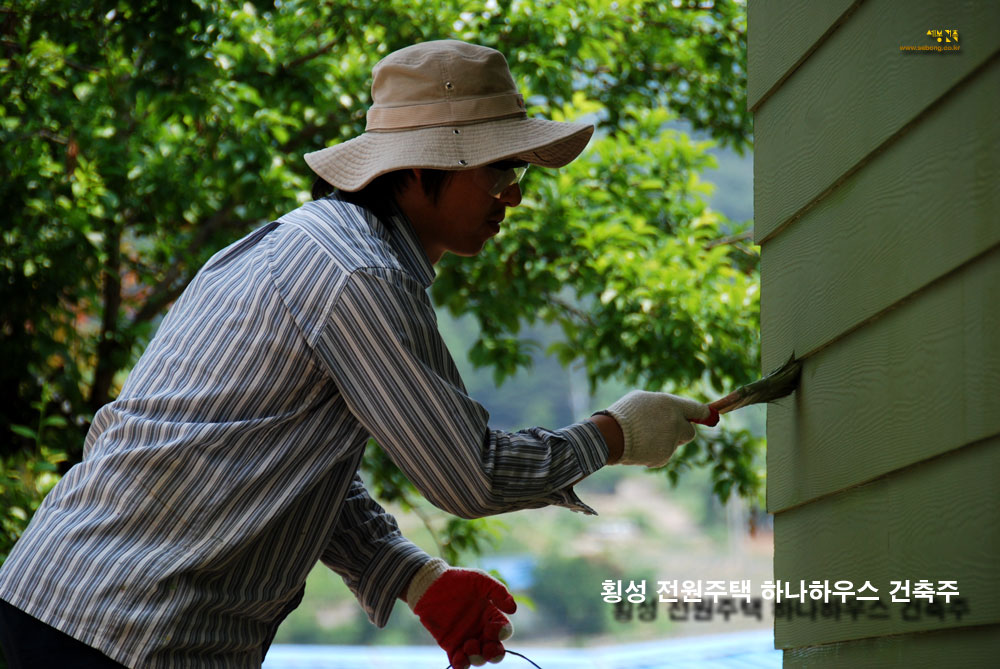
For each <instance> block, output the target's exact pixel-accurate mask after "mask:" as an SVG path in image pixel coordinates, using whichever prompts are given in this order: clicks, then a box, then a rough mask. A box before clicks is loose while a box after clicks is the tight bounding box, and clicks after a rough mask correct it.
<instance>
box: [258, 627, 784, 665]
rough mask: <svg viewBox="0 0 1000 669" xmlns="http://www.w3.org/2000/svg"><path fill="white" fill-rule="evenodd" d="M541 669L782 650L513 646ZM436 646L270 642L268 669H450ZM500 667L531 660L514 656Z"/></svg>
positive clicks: (726, 658) (666, 643) (744, 661)
mask: <svg viewBox="0 0 1000 669" xmlns="http://www.w3.org/2000/svg"><path fill="white" fill-rule="evenodd" d="M510 649H511V650H516V651H518V652H520V653H523V654H524V655H526V656H527V657H529V658H531V659H532V660H533V661H534V662H535V663H536V664H538V666H540V667H542V669H661V668H662V669H668V668H669V669H695V668H699V669H713V668H715V669H779V668H780V667H781V663H782V653H781V651H780V650H775V649H774V634H773V632H771V631H770V630H762V631H754V632H738V633H733V634H722V635H709V636H696V637H685V638H681V639H666V640H663V641H649V642H644V643H631V644H622V645H620V646H598V647H593V648H533V647H530V646H525V647H520V646H518V645H517V644H511V645H510ZM447 664H448V659H447V658H446V657H445V654H444V652H443V651H442V650H441V649H439V648H437V647H434V646H292V645H275V646H271V649H270V651H268V654H267V660H266V661H265V662H264V667H263V669H364V668H366V667H371V668H372V669H390V668H391V669H399V668H401V667H402V668H404V669H445V667H446V666H447ZM485 666H487V667H497V668H498V669H522V668H530V667H531V665H530V664H528V663H527V662H525V661H524V660H522V659H521V658H519V657H515V656H513V655H509V656H508V657H507V658H506V659H505V660H504V661H503V662H502V663H500V664H498V665H494V664H487V665H485Z"/></svg>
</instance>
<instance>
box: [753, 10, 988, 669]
mask: <svg viewBox="0 0 1000 669" xmlns="http://www.w3.org/2000/svg"><path fill="white" fill-rule="evenodd" d="M820 5H824V6H822V7H820ZM749 12H750V16H749V30H750V35H749V40H750V42H749V43H750V47H749V48H750V66H749V68H750V83H749V89H750V91H751V94H750V104H751V106H752V108H753V109H754V112H755V133H756V145H755V171H754V175H755V183H754V196H755V239H756V240H757V241H758V243H760V244H761V300H762V302H761V320H762V351H763V365H764V368H765V369H771V368H773V367H776V366H777V365H778V364H780V363H781V362H783V361H784V360H785V359H786V358H787V357H788V355H789V354H790V353H793V352H794V353H795V355H796V356H797V357H798V358H799V359H801V360H802V361H803V376H802V383H801V387H800V389H799V391H798V392H797V393H795V394H794V395H793V396H791V397H790V398H789V399H787V400H785V401H782V402H780V403H778V404H776V405H772V406H771V407H769V409H768V428H767V429H768V456H767V457H768V462H767V464H768V493H767V496H768V510H769V511H771V512H773V513H774V514H775V521H774V523H775V558H774V568H775V574H774V575H775V578H777V579H781V580H787V581H794V582H797V581H799V580H805V581H806V582H809V581H814V580H829V581H831V582H832V581H836V580H842V579H843V580H850V581H854V582H863V581H866V580H867V581H871V582H872V583H873V584H876V585H877V586H878V587H879V589H880V594H881V595H883V597H885V598H886V603H887V605H888V607H889V616H888V617H887V618H886V619H874V618H869V617H868V616H854V615H849V614H848V613H846V611H845V613H844V615H840V617H839V618H837V617H836V616H832V615H829V614H830V613H831V611H830V610H829V609H827V611H826V613H827V614H828V615H826V616H822V615H821V616H819V617H817V619H816V620H812V619H810V618H808V617H801V616H792V617H787V618H786V617H779V618H778V619H777V620H776V621H775V640H776V644H777V645H778V647H780V648H784V649H785V664H786V666H789V667H839V666H851V667H855V666H857V667H865V666H986V665H987V664H988V663H989V662H995V658H996V657H997V650H998V645H1000V643H998V640H997V639H998V632H1000V569H998V568H997V565H1000V122H998V120H997V119H998V118H1000V116H998V114H1000V32H998V31H997V30H996V29H995V28H996V26H998V25H1000V2H978V1H975V0H966V1H963V2H949V3H942V2H935V1H933V0H919V1H914V2H903V1H901V0H895V1H893V0H863V1H861V2H856V3H851V2H847V1H846V0H845V1H843V2H836V3H796V4H795V6H793V7H789V6H788V5H785V4H784V3H773V2H770V1H763V2H762V1H761V0H751V2H750V5H749ZM931 28H955V29H958V30H959V34H960V42H959V43H960V44H961V46H962V50H961V51H960V52H959V53H954V54H938V53H921V54H906V53H902V52H900V50H899V47H900V46H901V45H907V44H926V43H929V42H928V40H929V38H927V37H926V36H925V32H926V31H927V30H928V29H931ZM789 31H792V32H796V33H797V34H796V35H794V37H790V41H788V42H787V43H781V44H776V42H778V41H780V40H779V39H778V36H779V35H781V34H782V33H788V32H789ZM755 32H756V33H757V34H756V35H755ZM920 579H928V580H932V581H939V580H957V581H958V584H959V590H960V592H961V593H962V598H963V599H964V600H965V601H966V603H967V604H968V607H969V608H968V611H967V612H965V613H963V615H962V617H961V618H959V617H958V616H957V615H955V614H954V612H953V611H948V610H946V611H947V613H942V614H941V616H940V617H938V616H935V615H932V614H930V615H928V614H925V615H923V616H921V617H920V618H919V619H917V620H907V619H905V618H904V608H905V606H904V605H903V604H901V603H892V602H889V601H888V594H889V593H888V586H889V582H890V581H892V580H909V581H911V582H915V581H917V580H920ZM911 612H912V611H911ZM936 612H937V613H941V611H936ZM834 613H835V612H834Z"/></svg>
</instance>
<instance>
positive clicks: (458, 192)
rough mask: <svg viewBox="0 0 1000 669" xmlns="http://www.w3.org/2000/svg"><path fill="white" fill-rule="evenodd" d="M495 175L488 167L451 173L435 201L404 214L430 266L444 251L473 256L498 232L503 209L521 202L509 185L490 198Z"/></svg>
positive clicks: (504, 212) (426, 200) (495, 179)
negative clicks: (415, 232) (406, 215)
mask: <svg viewBox="0 0 1000 669" xmlns="http://www.w3.org/2000/svg"><path fill="white" fill-rule="evenodd" d="M498 174H499V172H498V170H496V169H493V168H488V167H480V168H476V169H472V170H463V171H461V172H455V173H454V174H452V175H450V176H449V178H447V179H446V180H445V181H444V183H443V184H442V187H441V192H440V195H439V196H438V198H437V201H436V202H432V201H430V199H429V198H427V199H425V200H424V201H423V202H421V203H420V206H416V207H411V208H410V210H409V211H407V214H408V215H409V217H410V220H411V221H412V222H413V225H414V227H415V228H416V231H417V235H418V237H419V238H420V241H421V243H422V245H423V247H424V250H425V251H426V252H427V256H428V257H429V258H430V260H431V262H432V263H436V262H437V261H438V260H440V258H441V256H442V255H444V252H445V251H450V252H452V253H454V254H456V255H460V256H474V255H476V254H477V253H479V252H480V251H481V250H482V249H483V245H484V244H486V242H487V241H488V240H489V239H490V238H491V237H493V236H495V235H496V234H497V233H499V232H500V226H501V224H502V222H503V219H504V217H505V216H506V213H507V207H516V206H517V205H518V204H520V202H521V189H520V186H518V185H517V184H516V183H515V184H510V185H509V186H507V187H506V188H503V189H502V190H501V191H500V192H499V196H498V197H494V196H493V195H491V194H490V190H491V189H494V190H495V188H494V187H495V186H496V183H497V178H498ZM502 184H503V182H501V185H502ZM414 185H415V186H417V188H418V189H419V185H418V184H414ZM401 204H403V203H401ZM406 210H407V208H406V206H405V205H404V211H406Z"/></svg>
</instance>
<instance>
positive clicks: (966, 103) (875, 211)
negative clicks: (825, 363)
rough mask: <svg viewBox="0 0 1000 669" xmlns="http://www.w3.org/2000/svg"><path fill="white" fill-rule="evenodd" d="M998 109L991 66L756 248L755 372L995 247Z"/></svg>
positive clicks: (998, 75) (997, 80) (998, 85)
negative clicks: (758, 343) (759, 356)
mask: <svg viewBox="0 0 1000 669" xmlns="http://www.w3.org/2000/svg"><path fill="white" fill-rule="evenodd" d="M998 109H1000V59H998V60H996V61H994V62H993V63H992V64H991V65H990V67H989V68H988V69H986V70H984V71H983V72H982V73H981V74H980V76H978V77H976V79H974V80H973V81H970V82H969V84H968V85H967V86H964V87H963V88H961V89H960V90H958V91H956V92H955V93H954V94H953V95H951V96H949V99H948V100H947V101H946V103H945V104H943V105H941V106H939V107H938V108H936V109H935V110H934V112H933V113H931V114H929V115H928V116H927V117H925V119H924V120H923V122H921V123H920V124H918V125H917V126H916V127H915V128H914V129H913V130H912V131H911V132H909V133H906V134H905V135H904V136H903V137H901V138H900V139H899V141H898V142H895V143H893V145H892V146H891V147H890V148H889V150H887V151H885V152H883V153H881V154H880V155H879V156H877V157H876V158H875V159H874V160H872V161H871V162H870V163H869V164H868V165H867V166H866V167H865V169H863V170H861V171H859V172H857V173H855V174H854V175H852V176H851V177H850V178H849V179H848V180H847V181H845V182H844V183H843V184H841V186H840V187H838V188H837V190H835V191H833V193H831V194H830V195H829V196H828V197H826V198H824V199H823V200H822V201H821V202H820V203H819V204H818V205H817V206H816V207H815V208H813V209H811V210H810V211H809V212H807V213H806V214H805V215H804V216H803V217H802V218H801V219H799V220H798V221H796V223H795V225H793V226H791V227H789V228H787V229H786V230H785V231H784V232H783V233H782V234H780V235H778V236H777V237H774V238H772V239H771V240H770V241H768V242H766V243H764V245H763V246H762V248H761V322H762V342H763V351H762V353H763V367H764V369H772V368H774V367H777V366H778V365H780V364H781V363H782V362H784V361H785V360H786V359H787V358H788V356H789V355H790V354H791V353H792V351H794V352H795V353H796V354H797V355H799V356H805V355H808V354H809V353H810V352H812V351H815V350H817V349H819V348H821V347H823V346H825V345H827V344H828V343H829V342H831V341H833V340H835V339H836V338H837V337H838V336H840V335H841V334H843V333H845V332H848V331H850V330H851V329H852V328H854V327H855V326H857V325H858V324H860V323H863V322H865V321H866V320H868V319H870V318H872V317H873V316H875V315H876V314H879V313H880V312H882V311H884V310H885V309H888V308H890V307H892V305H893V304H895V303H896V302H898V301H899V300H902V299H904V298H905V297H906V296H908V295H910V294H912V293H913V292H915V291H917V290H918V289H920V288H921V287H923V286H925V285H927V284H928V283H930V282H932V281H934V280H935V279H937V278H939V277H941V276H944V275H945V274H947V273H948V272H950V271H952V270H954V269H955V268H956V267H959V266H961V265H962V264H963V263H965V262H968V261H969V260H970V259H971V258H973V257H975V256H976V255H978V254H979V253H981V252H982V251H983V250H984V249H988V248H992V247H993V246H995V245H997V244H998V243H1000V186H998V184H1000V122H998V117H997V110H998ZM982 147H995V150H993V151H989V152H981V151H980V149H981V148H982Z"/></svg>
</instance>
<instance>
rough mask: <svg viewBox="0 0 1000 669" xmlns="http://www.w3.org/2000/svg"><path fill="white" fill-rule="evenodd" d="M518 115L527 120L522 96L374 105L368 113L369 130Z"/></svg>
mask: <svg viewBox="0 0 1000 669" xmlns="http://www.w3.org/2000/svg"><path fill="white" fill-rule="evenodd" d="M515 115H517V116H522V117H525V118H527V113H526V112H525V110H524V98H523V97H522V96H521V94H520V93H505V94H503V95H492V96H490V97H481V98H466V99H464V100H445V101H442V102H430V103H427V104H416V105H406V106H402V107H378V106H373V107H372V108H370V109H369V110H368V124H367V126H366V127H365V130H367V131H373V130H408V129H413V128H425V127H431V126H440V125H448V124H453V123H474V122H476V121H488V120H492V119H497V118H503V117H508V116H515Z"/></svg>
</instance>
